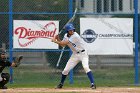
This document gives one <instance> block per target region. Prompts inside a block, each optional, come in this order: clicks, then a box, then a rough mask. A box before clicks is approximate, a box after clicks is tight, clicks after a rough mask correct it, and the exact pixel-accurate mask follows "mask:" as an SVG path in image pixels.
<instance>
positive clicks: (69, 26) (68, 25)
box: [65, 23, 75, 32]
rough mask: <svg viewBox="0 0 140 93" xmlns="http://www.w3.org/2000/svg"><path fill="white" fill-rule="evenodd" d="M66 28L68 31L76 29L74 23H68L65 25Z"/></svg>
mask: <svg viewBox="0 0 140 93" xmlns="http://www.w3.org/2000/svg"><path fill="white" fill-rule="evenodd" d="M65 30H66V32H68V31H70V30H75V28H74V26H73V24H72V23H68V24H66V26H65Z"/></svg>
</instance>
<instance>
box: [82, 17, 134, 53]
mask: <svg viewBox="0 0 140 93" xmlns="http://www.w3.org/2000/svg"><path fill="white" fill-rule="evenodd" d="M80 35H81V37H82V38H83V40H84V42H85V46H86V48H87V49H88V52H89V54H90V55H133V19H132V18H80Z"/></svg>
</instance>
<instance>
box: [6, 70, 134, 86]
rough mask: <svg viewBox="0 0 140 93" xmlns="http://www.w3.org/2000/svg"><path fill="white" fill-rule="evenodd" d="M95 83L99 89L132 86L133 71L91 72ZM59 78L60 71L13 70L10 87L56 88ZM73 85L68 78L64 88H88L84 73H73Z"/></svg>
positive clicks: (88, 83) (88, 84)
mask: <svg viewBox="0 0 140 93" xmlns="http://www.w3.org/2000/svg"><path fill="white" fill-rule="evenodd" d="M93 74H94V78H95V82H96V85H97V86H100V87H106V86H108V87H114V86H133V84H134V69H133V68H103V69H95V70H93ZM60 77H61V71H60V72H57V71H56V70H41V69H37V68H36V69H32V68H24V67H23V68H18V69H14V75H13V78H14V79H13V81H14V82H13V84H8V86H10V87H14V88H20V87H27V88H28V87H39V88H43V87H48V88H53V87H54V86H56V85H57V84H58V83H59V81H60ZM73 78H74V84H69V77H68V78H67V79H66V82H65V87H80V88H81V87H89V86H90V82H89V80H88V78H87V76H86V74H85V72H83V71H80V72H78V73H77V72H75V73H74V77H73Z"/></svg>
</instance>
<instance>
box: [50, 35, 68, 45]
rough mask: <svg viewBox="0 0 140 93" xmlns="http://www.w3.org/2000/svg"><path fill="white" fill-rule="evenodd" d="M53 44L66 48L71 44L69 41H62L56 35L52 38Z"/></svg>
mask: <svg viewBox="0 0 140 93" xmlns="http://www.w3.org/2000/svg"><path fill="white" fill-rule="evenodd" d="M52 42H54V43H56V44H59V45H60V46H62V47H64V46H66V45H67V44H68V43H69V41H68V40H60V38H59V36H58V35H56V36H55V37H54V38H52Z"/></svg>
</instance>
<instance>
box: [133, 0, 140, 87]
mask: <svg viewBox="0 0 140 93" xmlns="http://www.w3.org/2000/svg"><path fill="white" fill-rule="evenodd" d="M134 8H135V14H134V15H135V18H134V19H135V20H134V28H135V31H134V32H135V85H138V83H139V72H138V71H139V69H138V68H139V66H138V65H139V63H138V0H134Z"/></svg>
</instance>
